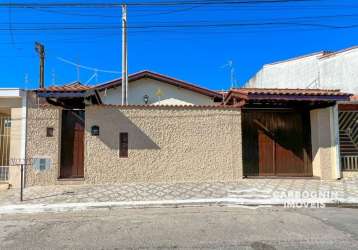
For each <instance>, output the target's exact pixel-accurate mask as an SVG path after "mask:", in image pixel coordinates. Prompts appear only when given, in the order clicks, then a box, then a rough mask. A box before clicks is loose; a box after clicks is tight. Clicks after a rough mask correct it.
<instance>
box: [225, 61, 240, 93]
mask: <svg viewBox="0 0 358 250" xmlns="http://www.w3.org/2000/svg"><path fill="white" fill-rule="evenodd" d="M222 68H229V69H230V88H236V87H237V78H236V72H235V67H234V61H233V60H229V61H228V63H227V64H225V65H223V66H222Z"/></svg>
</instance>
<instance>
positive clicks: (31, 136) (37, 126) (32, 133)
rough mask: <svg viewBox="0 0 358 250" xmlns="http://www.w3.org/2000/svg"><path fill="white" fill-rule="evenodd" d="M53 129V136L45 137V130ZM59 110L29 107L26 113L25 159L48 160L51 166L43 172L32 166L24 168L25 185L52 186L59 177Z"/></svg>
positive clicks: (55, 108)
mask: <svg viewBox="0 0 358 250" xmlns="http://www.w3.org/2000/svg"><path fill="white" fill-rule="evenodd" d="M47 127H52V128H54V136H53V137H46V128H47ZM60 130H61V109H60V108H57V107H54V106H47V107H43V106H40V107H37V106H36V105H31V104H30V105H29V107H28V111H27V145H26V157H27V159H30V162H31V159H33V158H49V159H51V166H50V168H49V169H47V170H45V171H41V172H39V171H37V170H35V169H34V166H32V165H28V166H27V168H26V182H25V183H26V185H27V186H33V185H53V184H57V178H58V177H59V163H60V147H61V136H60V135H61V131H60Z"/></svg>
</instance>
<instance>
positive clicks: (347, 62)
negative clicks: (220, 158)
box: [245, 47, 358, 176]
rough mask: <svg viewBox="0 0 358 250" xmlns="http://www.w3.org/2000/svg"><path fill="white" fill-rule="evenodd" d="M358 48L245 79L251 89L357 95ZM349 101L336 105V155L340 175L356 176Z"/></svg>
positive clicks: (357, 112)
mask: <svg viewBox="0 0 358 250" xmlns="http://www.w3.org/2000/svg"><path fill="white" fill-rule="evenodd" d="M357 66H358V48H357V47H352V48H347V49H344V50H341V51H336V52H327V51H321V52H317V53H313V54H309V55H303V56H300V57H296V58H291V59H288V60H285V61H280V62H274V63H270V64H266V65H264V66H263V67H262V69H261V70H259V71H258V72H257V73H256V74H255V76H253V77H252V78H251V79H249V80H248V82H247V83H246V85H245V86H246V87H253V88H287V87H289V88H308V89H314V88H321V89H341V90H343V91H346V92H349V93H353V94H355V95H357V93H358V84H357V79H358V74H357V72H356V67H357ZM357 104H358V103H357V100H356V99H355V97H354V96H353V97H352V98H351V100H350V101H344V102H339V103H338V106H337V108H338V111H339V112H338V113H339V115H338V116H339V118H338V120H339V128H338V132H337V133H338V136H339V144H340V146H339V153H338V154H339V155H340V164H341V168H342V170H343V176H357V175H358V123H357V120H358V105H357Z"/></svg>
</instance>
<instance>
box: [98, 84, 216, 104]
mask: <svg viewBox="0 0 358 250" xmlns="http://www.w3.org/2000/svg"><path fill="white" fill-rule="evenodd" d="M121 88H122V87H121V86H119V87H117V88H112V89H108V90H107V91H106V92H105V91H101V92H100V96H101V98H102V101H103V103H104V104H121V103H122V100H121V99H122V94H121V92H122V89H121ZM158 89H160V90H161V92H162V94H163V95H162V96H161V100H162V101H163V103H165V104H179V103H181V104H183V103H188V104H196V105H210V104H214V102H213V99H212V98H211V97H208V96H205V95H201V94H198V93H196V92H193V91H190V90H186V89H183V88H178V87H175V86H173V85H170V84H167V83H163V82H160V81H157V80H153V79H149V78H143V79H139V80H137V81H133V82H130V83H129V84H128V104H144V101H143V96H144V95H148V96H149V104H153V103H156V102H158V101H159V98H158V97H157V96H156V92H157V91H158ZM105 93H106V94H105ZM169 99H170V100H169ZM165 100H166V101H165ZM176 100H178V101H176Z"/></svg>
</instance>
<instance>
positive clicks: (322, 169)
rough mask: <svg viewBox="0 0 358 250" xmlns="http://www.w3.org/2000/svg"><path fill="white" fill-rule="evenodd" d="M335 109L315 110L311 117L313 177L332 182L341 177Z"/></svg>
mask: <svg viewBox="0 0 358 250" xmlns="http://www.w3.org/2000/svg"><path fill="white" fill-rule="evenodd" d="M337 112H338V111H337V108H336V107H329V108H324V109H315V110H312V111H311V112H310V116H311V137H312V138H311V139H312V168H313V176H317V177H320V178H321V179H322V180H334V179H338V178H340V177H341V176H340V175H341V173H340V169H339V151H338V150H339V146H338V135H337V131H338V120H337V115H336V114H337Z"/></svg>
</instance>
